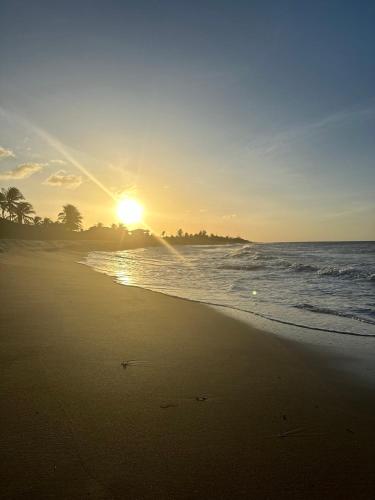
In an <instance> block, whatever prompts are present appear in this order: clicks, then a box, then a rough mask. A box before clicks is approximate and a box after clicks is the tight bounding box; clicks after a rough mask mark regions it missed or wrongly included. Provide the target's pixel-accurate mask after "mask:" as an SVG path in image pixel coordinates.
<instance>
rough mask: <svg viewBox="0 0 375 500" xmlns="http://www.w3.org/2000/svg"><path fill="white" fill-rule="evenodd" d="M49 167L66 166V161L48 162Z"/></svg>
mask: <svg viewBox="0 0 375 500" xmlns="http://www.w3.org/2000/svg"><path fill="white" fill-rule="evenodd" d="M48 164H49V165H66V161H64V160H50V161H49V162H48Z"/></svg>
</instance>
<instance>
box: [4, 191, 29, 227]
mask: <svg viewBox="0 0 375 500" xmlns="http://www.w3.org/2000/svg"><path fill="white" fill-rule="evenodd" d="M24 199H25V198H24V196H23V194H22V193H21V191H20V190H19V189H17V188H16V187H10V188H8V189H4V188H3V189H2V190H1V198H0V200H1V211H2V214H3V217H4V214H5V212H8V219H9V220H13V219H14V218H15V217H17V215H16V208H17V203H18V202H19V201H20V200H24Z"/></svg>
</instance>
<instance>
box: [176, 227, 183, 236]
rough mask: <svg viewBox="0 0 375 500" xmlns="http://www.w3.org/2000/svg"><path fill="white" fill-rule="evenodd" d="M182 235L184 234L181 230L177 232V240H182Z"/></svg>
mask: <svg viewBox="0 0 375 500" xmlns="http://www.w3.org/2000/svg"><path fill="white" fill-rule="evenodd" d="M183 235H184V232H183V230H182V229H181V228H180V229H179V230H178V231H177V236H178V237H179V238H182V237H183Z"/></svg>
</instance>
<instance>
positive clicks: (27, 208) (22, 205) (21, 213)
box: [14, 201, 35, 224]
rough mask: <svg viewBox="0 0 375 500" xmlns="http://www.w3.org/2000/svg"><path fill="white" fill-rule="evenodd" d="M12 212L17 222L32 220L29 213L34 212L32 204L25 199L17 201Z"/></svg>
mask: <svg viewBox="0 0 375 500" xmlns="http://www.w3.org/2000/svg"><path fill="white" fill-rule="evenodd" d="M14 213H15V215H16V217H17V222H18V224H22V223H25V224H27V223H30V222H32V220H33V217H32V216H31V214H35V212H34V210H33V206H32V205H31V203H28V202H27V201H20V202H19V203H17V205H16V207H15V209H14Z"/></svg>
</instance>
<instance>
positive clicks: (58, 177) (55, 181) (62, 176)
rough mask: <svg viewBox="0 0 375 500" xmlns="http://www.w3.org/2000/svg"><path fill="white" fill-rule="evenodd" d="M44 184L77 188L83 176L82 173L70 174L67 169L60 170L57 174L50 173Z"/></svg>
mask: <svg viewBox="0 0 375 500" xmlns="http://www.w3.org/2000/svg"><path fill="white" fill-rule="evenodd" d="M43 184H48V185H49V186H55V187H56V186H59V187H64V188H67V189H76V188H77V187H78V186H80V185H81V184H82V177H81V176H80V175H74V174H68V173H67V172H66V171H65V170H59V171H58V172H56V173H55V174H52V175H50V176H49V177H48V178H47V179H46V180H45V181H44V182H43Z"/></svg>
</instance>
